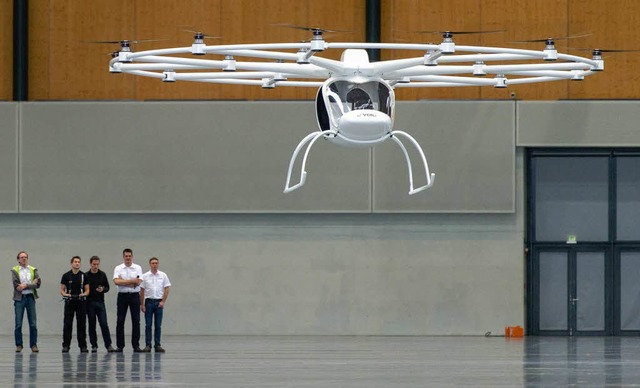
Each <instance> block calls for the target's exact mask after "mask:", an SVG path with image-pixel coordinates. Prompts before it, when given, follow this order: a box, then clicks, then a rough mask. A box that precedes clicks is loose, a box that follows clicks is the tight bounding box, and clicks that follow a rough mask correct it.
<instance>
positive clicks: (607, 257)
mask: <svg viewBox="0 0 640 388" xmlns="http://www.w3.org/2000/svg"><path fill="white" fill-rule="evenodd" d="M639 251H640V249H639ZM543 252H561V253H564V254H566V255H567V295H564V296H559V297H562V298H565V300H566V303H567V329H566V330H541V329H540V320H539V317H540V300H539V295H540V268H539V265H540V253H543ZM583 252H602V253H604V293H605V295H604V300H605V307H604V308H605V311H604V329H603V330H594V331H580V330H578V329H577V308H576V306H577V305H576V304H575V303H570V299H572V295H573V296H574V297H575V295H576V292H577V285H578V283H577V276H576V274H577V256H578V253H583ZM529 262H530V263H531V272H530V277H529V280H530V294H529V303H528V305H529V308H528V311H529V316H528V317H529V319H528V333H529V334H530V335H549V336H574V335H577V336H602V335H613V334H614V332H615V330H614V327H615V326H614V325H615V320H614V311H615V310H614V309H615V307H616V306H615V302H616V298H615V294H614V289H613V288H614V264H613V260H612V248H611V245H610V244H602V243H582V244H558V243H547V244H535V245H534V246H533V249H532V251H531V256H530V260H529ZM618 305H619V301H618Z"/></svg>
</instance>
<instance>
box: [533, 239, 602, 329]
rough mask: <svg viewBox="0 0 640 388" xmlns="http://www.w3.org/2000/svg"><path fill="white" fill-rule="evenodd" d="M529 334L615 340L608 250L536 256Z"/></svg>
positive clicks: (567, 249) (568, 249) (542, 251)
mask: <svg viewBox="0 0 640 388" xmlns="http://www.w3.org/2000/svg"><path fill="white" fill-rule="evenodd" d="M533 267H534V268H533V275H534V276H533V281H534V282H535V284H534V287H533V290H532V291H533V295H531V297H532V302H533V309H532V311H533V312H534V315H535V316H534V317H532V318H533V319H532V320H531V323H532V324H533V325H532V326H533V327H531V328H530V332H531V334H540V335H608V334H612V329H613V321H612V310H613V293H612V292H611V284H612V266H611V265H610V254H609V248H608V247H607V246H596V245H590V246H566V245H565V246H559V245H558V246H547V247H538V248H536V249H535V251H534V252H533Z"/></svg>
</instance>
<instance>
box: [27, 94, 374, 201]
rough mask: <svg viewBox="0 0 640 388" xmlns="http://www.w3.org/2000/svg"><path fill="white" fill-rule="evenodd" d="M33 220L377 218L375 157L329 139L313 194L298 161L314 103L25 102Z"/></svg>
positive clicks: (316, 163)
mask: <svg viewBox="0 0 640 388" xmlns="http://www.w3.org/2000/svg"><path fill="white" fill-rule="evenodd" d="M21 120H22V136H21V143H22V169H21V172H22V176H21V199H22V201H21V211H24V212H298V211H300V212H320V211H333V212H368V211H370V176H371V171H370V164H371V163H370V158H371V155H370V151H369V150H368V149H365V150H356V152H354V150H350V149H347V148H343V147H339V146H335V145H332V144H330V143H328V142H325V141H319V142H317V144H316V145H315V146H314V148H313V149H312V150H311V153H310V157H309V160H308V163H307V171H308V174H309V175H308V177H307V184H306V185H305V186H304V187H302V188H301V189H299V190H298V191H296V192H293V193H291V194H286V195H285V194H283V193H282V191H283V188H284V181H285V175H286V170H287V167H288V163H289V158H290V157H291V154H292V152H293V150H294V148H295V146H296V145H297V144H298V142H299V141H300V140H301V139H302V138H303V137H304V136H306V135H307V134H308V133H310V132H311V131H315V130H317V126H316V123H315V112H314V105H313V103H311V102H277V103H273V102H253V103H249V102H182V103H178V102H171V103H169V102H162V103H160V102H158V103H150V102H146V103H140V102H118V103H86V102H77V103H76V102H66V103H26V104H23V106H22V118H21Z"/></svg>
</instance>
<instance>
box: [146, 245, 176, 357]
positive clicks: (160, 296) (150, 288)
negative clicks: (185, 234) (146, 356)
mask: <svg viewBox="0 0 640 388" xmlns="http://www.w3.org/2000/svg"><path fill="white" fill-rule="evenodd" d="M158 265H159V260H158V259H157V258H156V257H152V258H151V259H149V268H150V270H149V272H146V273H145V274H144V275H142V283H141V284H140V308H141V309H142V311H143V312H144V323H145V328H144V336H145V341H146V345H147V346H146V347H145V348H144V350H143V352H150V351H151V324H152V321H154V320H155V327H154V334H155V336H154V341H155V348H156V352H159V353H164V348H163V347H162V346H161V344H160V336H161V335H162V313H163V311H164V304H165V302H166V301H167V297H169V287H171V282H170V281H169V277H168V276H167V274H166V273H164V272H162V271H158Z"/></svg>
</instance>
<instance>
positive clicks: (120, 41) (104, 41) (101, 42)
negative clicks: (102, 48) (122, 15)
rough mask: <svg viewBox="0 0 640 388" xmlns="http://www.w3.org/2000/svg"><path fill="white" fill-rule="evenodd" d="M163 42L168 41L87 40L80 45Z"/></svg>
mask: <svg viewBox="0 0 640 388" xmlns="http://www.w3.org/2000/svg"><path fill="white" fill-rule="evenodd" d="M163 40H168V39H136V40H129V39H121V40H89V41H83V42H82V43H93V44H121V43H124V42H128V43H147V42H160V41H163Z"/></svg>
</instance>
